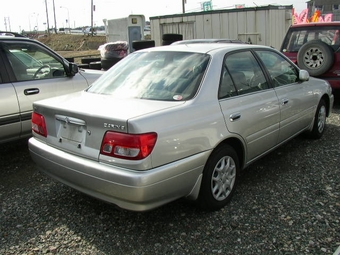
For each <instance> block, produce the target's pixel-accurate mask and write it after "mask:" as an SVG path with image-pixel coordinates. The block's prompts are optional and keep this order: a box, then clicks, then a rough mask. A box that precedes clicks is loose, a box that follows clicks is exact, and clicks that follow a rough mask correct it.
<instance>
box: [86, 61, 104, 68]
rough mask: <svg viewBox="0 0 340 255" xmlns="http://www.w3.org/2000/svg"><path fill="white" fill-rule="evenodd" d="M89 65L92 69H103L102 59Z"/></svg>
mask: <svg viewBox="0 0 340 255" xmlns="http://www.w3.org/2000/svg"><path fill="white" fill-rule="evenodd" d="M89 67H90V69H94V70H101V69H102V64H101V61H96V62H91V63H90V64H89Z"/></svg>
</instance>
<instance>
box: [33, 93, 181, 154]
mask: <svg viewBox="0 0 340 255" xmlns="http://www.w3.org/2000/svg"><path fill="white" fill-rule="evenodd" d="M183 103H184V102H169V101H155V100H143V99H133V98H131V99H117V98H113V97H112V96H108V95H99V94H92V93H88V92H77V93H72V94H69V95H65V96H61V97H56V98H50V99H48V100H42V101H38V102H35V104H34V111H35V112H37V113H39V114H41V115H43V116H44V118H45V121H46V126H47V133H48V135H47V137H46V138H43V137H41V139H45V141H46V143H48V144H50V145H52V146H53V147H56V148H59V149H61V150H64V151H67V152H70V153H72V154H77V155H80V156H82V157H86V158H91V159H95V160H97V159H98V157H99V152H100V147H101V143H102V140H103V137H104V135H105V133H106V132H107V131H108V130H111V131H112V130H113V131H117V132H121V133H128V132H129V126H128V124H129V120H130V119H134V118H137V117H141V116H143V115H147V114H152V113H154V112H157V111H163V110H165V109H168V108H171V107H176V106H178V105H180V104H183ZM152 131H154V130H145V132H152ZM36 136H38V135H36ZM38 137H39V136H38Z"/></svg>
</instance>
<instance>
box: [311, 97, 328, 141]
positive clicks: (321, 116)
mask: <svg viewBox="0 0 340 255" xmlns="http://www.w3.org/2000/svg"><path fill="white" fill-rule="evenodd" d="M326 117H327V109H326V103H325V101H324V100H323V99H321V100H320V102H319V105H318V107H317V108H316V113H315V117H314V123H313V128H312V131H311V132H310V137H311V138H313V139H320V138H321V137H322V135H323V133H324V132H325V128H326Z"/></svg>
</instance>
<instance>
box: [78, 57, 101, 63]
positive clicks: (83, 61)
mask: <svg viewBox="0 0 340 255" xmlns="http://www.w3.org/2000/svg"><path fill="white" fill-rule="evenodd" d="M96 61H100V58H82V59H81V63H82V64H90V63H91V62H96Z"/></svg>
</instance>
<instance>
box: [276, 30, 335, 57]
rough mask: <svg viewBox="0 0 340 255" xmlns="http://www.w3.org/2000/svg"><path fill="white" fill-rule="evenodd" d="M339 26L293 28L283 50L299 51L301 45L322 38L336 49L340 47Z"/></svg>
mask: <svg viewBox="0 0 340 255" xmlns="http://www.w3.org/2000/svg"><path fill="white" fill-rule="evenodd" d="M339 31H340V27H339V26H336V27H335V26H327V27H326V26H325V27H303V28H292V29H291V30H290V31H289V32H288V34H287V37H286V39H285V41H284V44H283V46H282V49H281V50H282V51H283V52H298V51H299V49H300V48H301V46H302V45H303V44H305V43H307V42H309V41H312V40H320V41H322V42H324V43H326V44H328V45H329V46H331V47H332V48H333V49H334V51H336V50H338V49H339V47H340V37H339Z"/></svg>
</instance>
